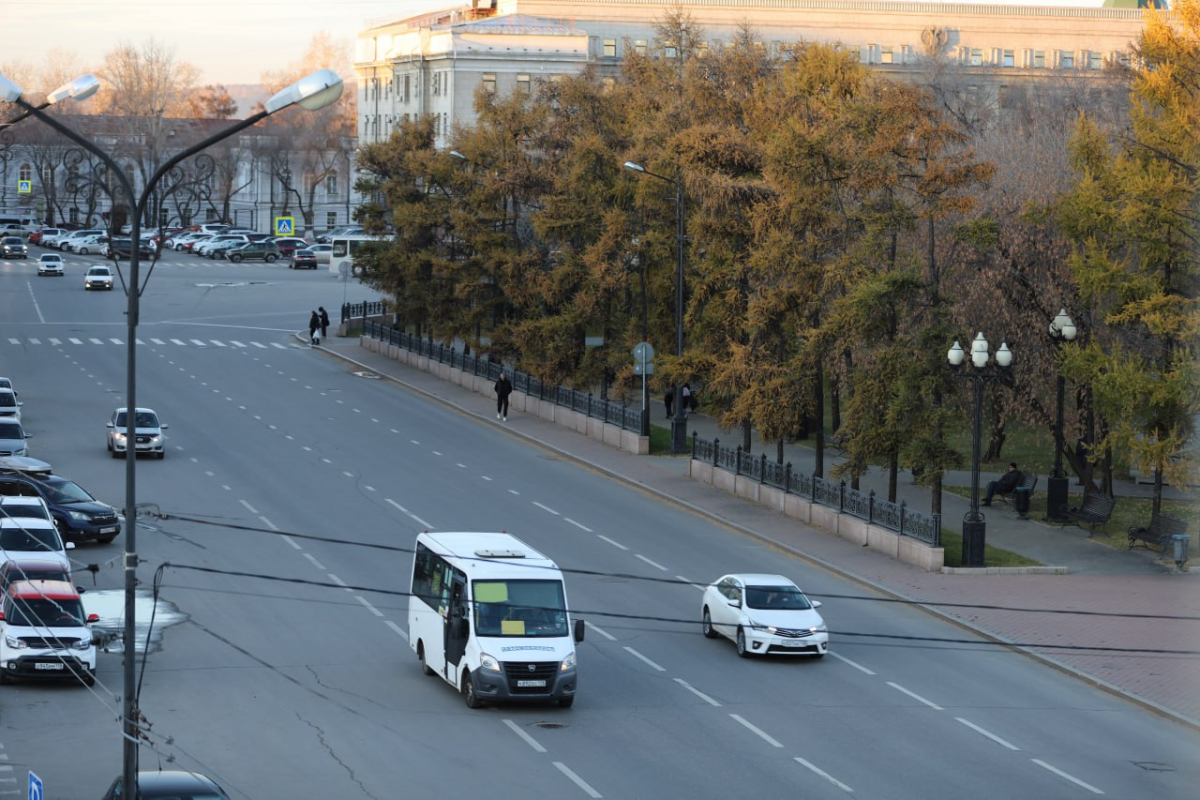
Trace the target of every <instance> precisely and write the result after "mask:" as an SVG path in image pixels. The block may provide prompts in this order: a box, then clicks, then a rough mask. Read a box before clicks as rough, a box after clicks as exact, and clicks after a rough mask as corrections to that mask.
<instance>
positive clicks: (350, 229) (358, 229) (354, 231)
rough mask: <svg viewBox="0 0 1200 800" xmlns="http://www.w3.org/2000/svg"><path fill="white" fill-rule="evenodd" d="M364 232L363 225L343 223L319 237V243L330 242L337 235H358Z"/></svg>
mask: <svg viewBox="0 0 1200 800" xmlns="http://www.w3.org/2000/svg"><path fill="white" fill-rule="evenodd" d="M362 232H363V229H362V226H361V225H342V226H340V227H337V228H332V229H330V230H328V231H326V232H325V233H322V234H321V235H320V236H318V237H317V244H330V243H332V242H333V240H334V237H337V236H357V235H359V234H361V233H362Z"/></svg>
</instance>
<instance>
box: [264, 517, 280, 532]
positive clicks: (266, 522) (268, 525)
mask: <svg viewBox="0 0 1200 800" xmlns="http://www.w3.org/2000/svg"><path fill="white" fill-rule="evenodd" d="M259 519H261V520H262V521H263V524H264V525H266V526H267V527H268V528H270V529H271V530H273V531H277V530H279V528H276V527H275V523H274V522H271V520H269V519H267V518H266V517H263V516H260V517H259Z"/></svg>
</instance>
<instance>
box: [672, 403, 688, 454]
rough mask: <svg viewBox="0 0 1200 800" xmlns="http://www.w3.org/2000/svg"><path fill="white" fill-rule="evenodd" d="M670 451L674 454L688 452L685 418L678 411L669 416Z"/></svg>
mask: <svg viewBox="0 0 1200 800" xmlns="http://www.w3.org/2000/svg"><path fill="white" fill-rule="evenodd" d="M671 452H672V453H673V454H675V455H679V454H680V453H686V452H688V440H687V418H686V417H684V416H683V415H682V414H679V413H676V414H675V416H673V417H671Z"/></svg>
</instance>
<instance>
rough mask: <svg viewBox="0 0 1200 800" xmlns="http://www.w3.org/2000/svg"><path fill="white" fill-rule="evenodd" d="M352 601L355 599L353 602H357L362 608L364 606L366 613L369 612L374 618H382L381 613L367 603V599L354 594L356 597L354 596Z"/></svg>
mask: <svg viewBox="0 0 1200 800" xmlns="http://www.w3.org/2000/svg"><path fill="white" fill-rule="evenodd" d="M354 599H355V600H357V601H358V602H360V603H362V604H363V605H364V606H366V609H367V611H370V612H371V613H372V614H374V615H375V616H377V617H382V616H383V612H382V611H380V610H379V609H378V608H376V607H375V606H373V605H371V604H370V603H368V602H367V598H365V597H362V596H361V595H357V594H356V595H354Z"/></svg>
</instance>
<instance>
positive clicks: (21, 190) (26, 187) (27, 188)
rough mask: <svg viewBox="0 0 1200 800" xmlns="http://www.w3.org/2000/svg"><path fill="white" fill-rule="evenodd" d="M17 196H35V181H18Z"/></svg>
mask: <svg viewBox="0 0 1200 800" xmlns="http://www.w3.org/2000/svg"><path fill="white" fill-rule="evenodd" d="M17 194H33V181H17Z"/></svg>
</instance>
